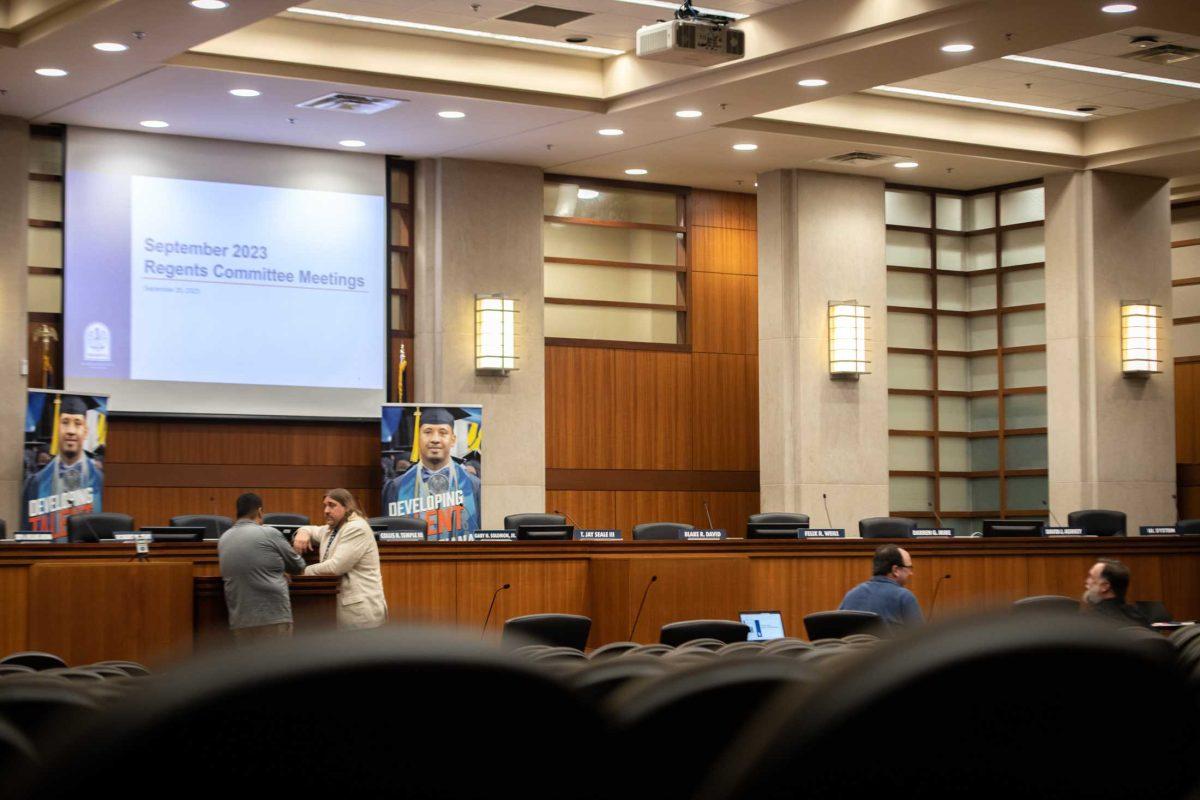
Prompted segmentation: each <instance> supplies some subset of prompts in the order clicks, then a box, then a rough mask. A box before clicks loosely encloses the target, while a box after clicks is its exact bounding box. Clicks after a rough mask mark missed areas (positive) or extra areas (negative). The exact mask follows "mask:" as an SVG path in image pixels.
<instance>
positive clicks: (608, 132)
mask: <svg viewBox="0 0 1200 800" xmlns="http://www.w3.org/2000/svg"><path fill="white" fill-rule="evenodd" d="M596 133H598V134H600V135H601V136H622V135H624V133H625V131H623V130H621V129H620V128H601V129H600V130H598V131H596Z"/></svg>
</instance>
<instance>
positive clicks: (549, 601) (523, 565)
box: [455, 543, 590, 636]
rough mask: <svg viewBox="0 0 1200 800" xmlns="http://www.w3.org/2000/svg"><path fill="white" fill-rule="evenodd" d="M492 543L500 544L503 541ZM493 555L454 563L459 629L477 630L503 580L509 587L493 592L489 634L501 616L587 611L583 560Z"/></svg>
mask: <svg viewBox="0 0 1200 800" xmlns="http://www.w3.org/2000/svg"><path fill="white" fill-rule="evenodd" d="M491 546H493V547H500V548H503V547H504V544H502V543H496V544H493V545H491ZM496 555H497V556H498V557H497V558H488V559H479V560H470V561H460V562H458V564H457V565H456V584H455V585H456V598H455V609H456V612H457V613H456V619H455V622H457V624H458V625H459V626H460V627H462V628H463V629H464V630H466V631H468V632H471V633H472V635H474V634H475V632H480V633H481V632H482V630H483V621H484V619H485V618H486V617H487V610H488V605H489V604H490V603H491V601H492V595H493V594H494V593H495V591H496V589H497V587H499V586H502V585H504V584H506V583H507V584H509V586H510V587H511V588H509V589H505V590H504V591H502V592H500V594H498V595H497V596H496V607H495V608H494V609H493V610H492V618H491V620H490V621H489V622H488V628H487V632H488V634H489V636H499V634H500V631H501V630H502V629H503V628H504V620H506V619H509V618H511V617H520V616H523V615H525V614H547V613H553V614H583V615H587V616H590V615H589V614H588V598H587V581H588V562H587V560H586V559H514V558H511V556H510V555H509V553H507V552H503V551H500V552H497V553H496Z"/></svg>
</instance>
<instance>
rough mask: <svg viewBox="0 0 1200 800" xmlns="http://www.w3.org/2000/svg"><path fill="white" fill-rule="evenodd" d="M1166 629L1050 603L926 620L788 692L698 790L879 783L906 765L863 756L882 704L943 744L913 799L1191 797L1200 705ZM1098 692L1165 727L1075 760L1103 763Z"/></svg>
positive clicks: (723, 797) (728, 793)
mask: <svg viewBox="0 0 1200 800" xmlns="http://www.w3.org/2000/svg"><path fill="white" fill-rule="evenodd" d="M1158 638H1159V640H1160V641H1158V642H1153V641H1150V640H1149V639H1146V638H1140V637H1137V636H1133V635H1127V634H1124V633H1122V632H1120V631H1116V630H1114V629H1113V628H1112V627H1111V626H1110V625H1107V624H1105V622H1104V621H1103V620H1095V619H1089V618H1086V617H1071V618H1065V617H1060V616H1056V615H1051V614H1047V615H1039V614H1030V615H1016V614H998V615H995V616H988V617H980V616H978V615H975V616H972V617H970V618H965V619H962V620H955V621H953V622H949V623H939V624H938V625H930V626H926V627H923V628H921V629H918V630H916V631H914V632H913V634H912V635H911V636H907V637H905V638H903V639H899V640H896V641H893V642H891V643H889V644H888V645H887V646H885V647H875V648H871V649H870V650H865V651H863V652H861V653H856V654H855V656H856V657H855V658H853V659H849V658H847V659H845V660H844V661H843V662H842V663H841V664H840V665H839V666H840V668H839V669H838V670H836V671H834V672H832V673H831V674H829V675H827V676H826V677H825V679H824V680H823V681H822V682H821V683H820V685H819V686H817V687H814V688H813V690H812V691H807V690H805V689H784V690H782V691H780V692H779V693H777V694H776V695H775V696H774V697H772V698H771V702H770V705H769V706H766V707H764V709H763V711H762V713H761V714H760V715H759V716H758V717H757V718H756V719H755V720H754V721H753V722H752V723H751V725H750V727H748V728H747V729H745V730H744V732H743V733H742V735H741V736H739V737H738V738H737V739H735V740H734V743H733V744H732V745H731V746H730V748H729V749H728V750H727V752H726V753H725V754H724V756H723V757H722V760H721V763H720V765H718V767H717V768H716V769H715V770H714V771H713V772H712V773H711V774H710V775H709V776H708V778H707V780H706V785H705V786H704V787H703V789H702V790H701V791H700V792H699V793H698V794H697V795H696V797H697V798H700V799H702V800H750V798H754V800H783V798H796V797H814V798H815V797H857V796H866V795H870V794H875V793H877V792H878V790H879V786H881V785H887V784H888V781H891V780H895V775H896V762H895V760H894V759H889V758H870V757H865V755H864V750H863V743H864V742H872V741H874V742H878V741H879V738H878V737H879V719H880V716H881V715H884V716H887V717H889V718H895V719H903V720H905V736H906V737H908V738H910V739H911V740H912V741H926V740H933V741H937V742H938V767H937V769H931V770H911V771H907V774H905V775H904V776H903V786H904V788H903V791H902V794H903V795H904V796H905V797H921V798H962V797H984V796H993V795H994V794H996V793H997V791H998V790H1000V791H1002V792H1003V794H1004V795H1005V796H1011V797H1020V798H1023V800H1048V798H1056V797H1086V798H1089V800H1118V798H1125V797H1162V798H1168V797H1169V798H1182V797H1186V796H1188V793H1189V791H1190V790H1191V789H1192V788H1193V787H1194V785H1195V779H1196V777H1197V773H1198V771H1200V769H1198V768H1200V760H1197V759H1196V758H1195V754H1194V752H1195V751H1194V748H1195V746H1196V741H1197V739H1196V737H1197V734H1198V732H1200V715H1198V714H1197V713H1196V710H1195V709H1196V706H1195V700H1194V699H1193V697H1194V696H1193V694H1192V691H1191V689H1190V688H1189V687H1188V685H1187V679H1186V677H1185V676H1184V674H1183V673H1182V672H1181V670H1180V669H1179V668H1178V666H1177V665H1176V664H1175V663H1174V661H1175V659H1174V656H1173V655H1172V653H1171V652H1169V651H1170V648H1167V649H1166V650H1164V649H1163V648H1162V647H1161V637H1158ZM1098 664H1103V665H1104V667H1103V669H1097V665H1098ZM1050 675H1069V676H1071V679H1070V680H1047V676H1050ZM1114 675H1120V676H1121V679H1120V681H1117V682H1114V681H1113V676H1114ZM980 687H987V690H986V691H982V692H981V691H979V689H980ZM968 695H969V696H970V698H971V701H970V702H963V698H964V697H966V696H968ZM1097 698H1103V699H1102V700H1101V701H1100V702H1101V704H1102V706H1103V709H1104V711H1103V714H1104V717H1105V724H1106V725H1112V728H1111V730H1114V731H1139V730H1150V731H1154V735H1153V736H1150V737H1138V736H1132V737H1122V740H1121V744H1120V747H1119V750H1120V756H1119V758H1103V768H1100V769H1090V770H1088V769H1080V770H1063V768H1062V765H1063V764H1093V765H1098V764H1100V763H1101V762H1100V761H1097V758H1099V756H1098V755H1097V751H1096V742H1095V740H1094V739H1093V738H1091V737H1087V736H1080V735H1079V725H1080V722H1079V721H1080V720H1086V719H1090V718H1092V716H1093V715H1095V714H1096V713H1097V708H1098V707H1097V702H1098V701H1097ZM930 709H936V711H935V713H930ZM1014 764H1019V765H1020V767H1019V769H1014V768H1013V765H1014ZM1147 764H1154V765H1155V768H1154V769H1147V768H1146V765H1147ZM1160 766H1161V767H1162V769H1161V770H1160V769H1159V767H1160ZM1001 787H1003V788H1002V789H1001Z"/></svg>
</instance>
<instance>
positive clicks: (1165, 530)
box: [1138, 525, 1178, 536]
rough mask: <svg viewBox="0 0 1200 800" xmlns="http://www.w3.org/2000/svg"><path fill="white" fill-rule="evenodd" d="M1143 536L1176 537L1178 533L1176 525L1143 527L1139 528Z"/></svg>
mask: <svg viewBox="0 0 1200 800" xmlns="http://www.w3.org/2000/svg"><path fill="white" fill-rule="evenodd" d="M1138 532H1139V533H1141V534H1142V536H1175V535H1176V534H1178V531H1177V530H1176V529H1175V526H1174V525H1142V526H1141V527H1140V528H1138Z"/></svg>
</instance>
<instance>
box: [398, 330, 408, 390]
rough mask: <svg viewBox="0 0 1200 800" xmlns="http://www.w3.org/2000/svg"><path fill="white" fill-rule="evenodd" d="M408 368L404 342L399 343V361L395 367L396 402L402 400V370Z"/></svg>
mask: <svg viewBox="0 0 1200 800" xmlns="http://www.w3.org/2000/svg"><path fill="white" fill-rule="evenodd" d="M407 368H408V356H407V355H405V353H404V343H403V342H401V343H400V363H399V364H398V365H397V369H396V402H397V403H403V402H404V370H405V369H407Z"/></svg>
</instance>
